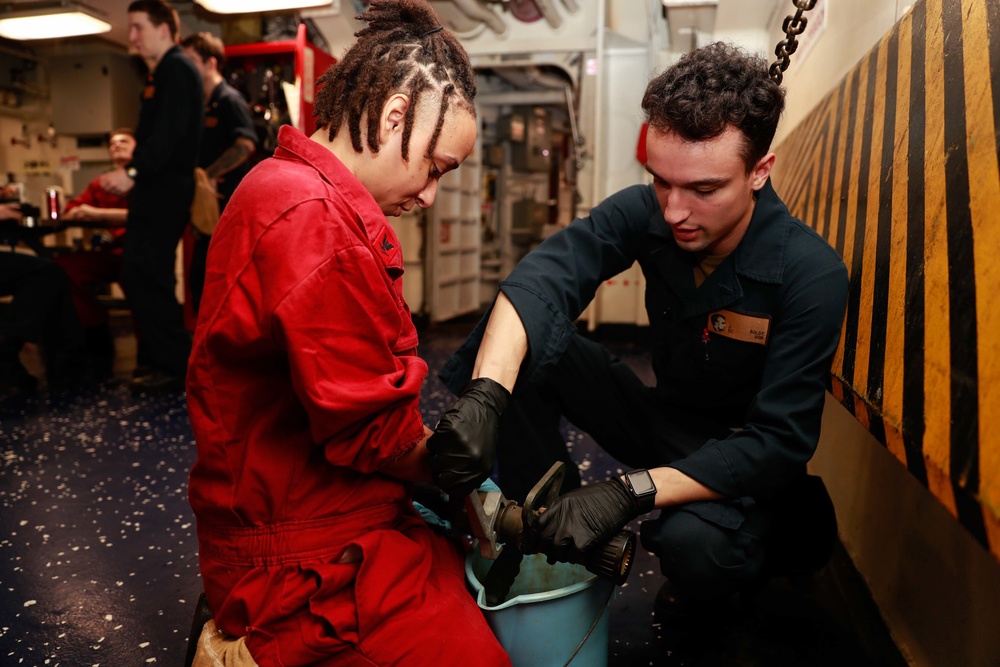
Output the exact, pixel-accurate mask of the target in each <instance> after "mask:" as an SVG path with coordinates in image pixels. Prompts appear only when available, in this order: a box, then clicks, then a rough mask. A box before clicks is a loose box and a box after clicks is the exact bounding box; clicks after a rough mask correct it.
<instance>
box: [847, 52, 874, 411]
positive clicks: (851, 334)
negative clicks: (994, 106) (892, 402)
mask: <svg viewBox="0 0 1000 667" xmlns="http://www.w3.org/2000/svg"><path fill="white" fill-rule="evenodd" d="M867 58H868V81H866V82H865V122H864V123H863V125H862V128H861V156H860V157H861V159H860V160H859V165H858V182H857V183H856V184H855V187H856V188H857V189H858V199H857V204H856V206H857V208H856V211H855V216H854V217H855V222H854V253H853V255H852V256H851V291H850V293H849V294H848V295H847V321H846V324H845V327H844V368H843V373H844V378H845V379H846V380H847V381H848V383H850V384H851V385H854V370H855V368H854V361H855V357H856V355H857V349H858V321H859V319H860V317H861V315H860V313H861V275H862V273H864V260H865V228H866V227H867V223H868V221H867V219H866V215H867V208H868V170H869V169H870V167H871V149H872V126H873V125H874V123H875V122H876V121H879V122H880V121H881V120H882V119H881V118H879V119H874V118H873V116H872V105H873V103H874V100H875V78H876V76H875V75H876V70H878V49H873V50H872V51H871V52H869V54H868V56H867ZM859 69H860V68H859ZM855 106H857V105H855ZM873 223H874V221H873ZM854 391H858V392H860V391H863V389H862V388H860V387H855V389H854Z"/></svg>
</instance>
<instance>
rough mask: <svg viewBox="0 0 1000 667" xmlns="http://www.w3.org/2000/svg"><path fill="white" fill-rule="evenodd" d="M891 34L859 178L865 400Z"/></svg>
mask: <svg viewBox="0 0 1000 667" xmlns="http://www.w3.org/2000/svg"><path fill="white" fill-rule="evenodd" d="M888 44H889V37H888V35H887V36H886V37H883V38H882V41H881V42H879V45H878V47H877V51H876V54H877V61H876V70H875V94H874V96H873V99H872V113H871V123H872V141H871V148H870V149H869V150H868V173H867V174H858V178H859V179H861V178H867V179H868V202H867V204H868V207H867V210H866V211H865V230H864V234H865V238H864V248H863V252H864V255H863V256H862V258H861V276H860V280H859V284H860V287H861V298H860V300H859V306H858V336H857V351H856V352H855V354H854V387H855V391H856V392H857V393H858V394H859V395H861V396H863V397H864V398H865V400H866V401H871V400H872V397H871V396H869V395H868V374H869V372H870V369H869V368H868V362H869V361H870V357H871V334H872V310H873V308H874V305H875V259H876V257H875V255H876V248H877V246H878V222H879V221H878V217H879V216H878V211H879V203H880V197H879V187H880V186H881V183H882V138H883V137H884V136H885V71H886V66H885V58H886V51H887V50H888ZM859 182H860V181H859Z"/></svg>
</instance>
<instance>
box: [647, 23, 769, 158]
mask: <svg viewBox="0 0 1000 667" xmlns="http://www.w3.org/2000/svg"><path fill="white" fill-rule="evenodd" d="M767 67H768V66H767V60H765V59H764V58H763V57H760V56H756V55H753V54H751V53H748V52H747V51H745V50H743V49H741V48H739V47H737V46H733V45H731V44H726V43H724V42H716V43H714V44H709V45H708V46H704V47H702V48H700V49H697V50H695V51H692V52H690V53H687V54H685V55H684V56H682V57H681V59H680V60H678V61H677V63H675V64H674V65H673V66H672V67H669V68H668V69H667V70H666V71H664V72H663V73H662V74H660V75H659V76H657V77H656V78H655V79H653V80H652V81H650V82H649V85H648V86H647V87H646V93H645V95H643V98H642V108H643V110H644V111H645V112H646V120H647V122H648V123H649V126H650V127H652V128H654V129H656V130H659V131H669V132H676V133H677V134H678V135H680V136H681V137H684V138H685V139H687V140H688V141H704V140H706V139H712V138H714V137H717V136H719V135H720V134H722V133H723V132H724V131H725V130H726V128H727V127H729V126H730V125H732V126H734V127H736V128H737V129H739V130H740V132H742V133H743V135H744V137H746V142H745V145H744V149H743V159H744V161H745V163H746V166H747V173H749V172H750V171H751V170H752V169H753V167H754V165H756V164H757V162H758V161H759V160H760V159H761V158H762V157H764V156H765V155H767V152H768V150H769V149H770V147H771V140H772V139H774V132H775V130H776V129H777V127H778V119H779V118H780V117H781V112H782V111H783V110H784V108H785V90H784V88H782V87H781V86H779V85H778V84H777V83H775V82H774V81H773V80H772V79H771V77H770V76H769V75H768V71H767Z"/></svg>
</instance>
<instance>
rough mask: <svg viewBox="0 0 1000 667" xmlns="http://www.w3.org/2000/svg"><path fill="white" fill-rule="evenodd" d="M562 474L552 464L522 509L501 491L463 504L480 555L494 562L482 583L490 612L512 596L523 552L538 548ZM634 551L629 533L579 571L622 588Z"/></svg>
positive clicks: (477, 494) (595, 552) (601, 548)
mask: <svg viewBox="0 0 1000 667" xmlns="http://www.w3.org/2000/svg"><path fill="white" fill-rule="evenodd" d="M564 474H565V464H564V463H562V462H557V463H554V464H553V465H552V467H551V468H549V470H548V472H546V473H545V475H543V476H542V478H541V479H540V480H539V481H538V483H537V484H535V486H534V487H532V489H531V491H530V492H528V495H527V497H526V498H525V499H524V504H523V505H518V504H517V502H516V501H513V500H508V499H507V498H505V497H504V495H503V493H501V492H499V491H489V492H483V491H473V492H472V493H470V494H469V496H468V497H467V498H466V499H465V511H464V512H463V514H464V515H465V519H466V520H467V521H468V524H469V526H468V527H469V530H470V532H471V533H472V534H473V535H474V536H475V537H476V539H477V541H478V543H479V553H480V555H481V556H482V557H483V558H486V559H488V560H492V561H494V563H493V565H492V566H491V567H490V570H489V572H488V573H487V575H486V577H485V578H484V580H483V588H484V589H485V591H486V601H487V603H488V604H490V605H491V606H495V605H498V604H500V603H502V602H503V601H504V599H506V597H507V594H508V593H509V592H510V587H511V585H512V584H513V583H514V579H515V578H516V577H517V574H518V572H519V571H520V567H521V558H522V556H523V554H524V553H525V549H532V548H533V547H534V545H535V544H536V543H537V537H538V532H539V531H538V517H539V516H540V515H541V513H542V511H543V510H544V508H545V507H547V506H549V505H551V504H552V503H553V502H555V500H556V498H558V497H559V489H560V487H561V486H562V481H563V476H564ZM635 548H636V537H635V533H634V532H633V531H631V530H629V529H627V528H626V529H624V530H622V531H621V532H620V533H618V534H617V535H615V536H613V537H612V538H611V539H610V540H608V541H607V542H605V543H603V544H600V545H597V546H595V547H594V548H593V549H591V550H590V551H589V552H588V553H586V554H585V557H584V561H583V562H582V563H581V565H583V566H584V567H586V568H587V570H588V571H589V572H592V573H593V574H596V575H597V576H599V577H603V578H605V579H608V580H610V581H613V582H614V583H615V584H617V585H619V586H620V585H622V584H623V583H625V580H626V579H628V575H629V571H630V570H631V569H632V561H633V556H634V555H635ZM543 553H544V551H543Z"/></svg>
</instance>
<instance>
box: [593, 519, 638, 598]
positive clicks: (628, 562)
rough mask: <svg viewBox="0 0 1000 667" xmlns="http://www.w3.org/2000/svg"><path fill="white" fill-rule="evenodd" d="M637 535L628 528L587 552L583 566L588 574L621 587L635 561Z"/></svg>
mask: <svg viewBox="0 0 1000 667" xmlns="http://www.w3.org/2000/svg"><path fill="white" fill-rule="evenodd" d="M635 545H636V538H635V533H634V532H633V531H631V530H629V529H628V528H626V529H625V530H623V531H621V532H620V533H618V534H617V535H615V536H614V537H612V538H611V539H610V540H608V541H607V542H605V543H603V544H599V545H597V546H595V547H594V548H593V549H591V550H590V551H588V552H587V554H586V555H585V557H584V560H583V563H582V565H583V566H584V567H585V568H587V571H588V572H591V573H592V574H596V575H597V576H599V577H601V578H602V579H608V580H609V581H612V582H614V584H615V585H616V586H621V585H622V584H624V583H625V580H626V579H628V574H629V572H630V571H631V570H632V562H633V561H634V560H635Z"/></svg>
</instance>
